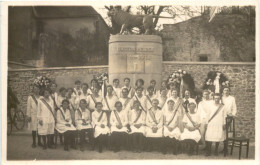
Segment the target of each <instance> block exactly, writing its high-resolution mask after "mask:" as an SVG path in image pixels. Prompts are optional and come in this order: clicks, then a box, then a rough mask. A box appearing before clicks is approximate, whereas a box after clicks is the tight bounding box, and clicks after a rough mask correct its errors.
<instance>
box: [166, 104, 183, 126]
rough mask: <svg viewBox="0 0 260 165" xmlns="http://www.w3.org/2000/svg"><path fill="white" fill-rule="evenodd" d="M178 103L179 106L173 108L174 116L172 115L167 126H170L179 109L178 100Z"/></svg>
mask: <svg viewBox="0 0 260 165" xmlns="http://www.w3.org/2000/svg"><path fill="white" fill-rule="evenodd" d="M178 102H179V104H178V105H177V106H176V107H175V109H174V111H175V112H174V114H173V116H172V118H171V120H170V121H169V122H168V124H167V125H170V124H171V122H172V121H173V119H174V117H175V116H176V114H177V111H178V108H179V106H180V105H181V102H180V101H179V100H178Z"/></svg>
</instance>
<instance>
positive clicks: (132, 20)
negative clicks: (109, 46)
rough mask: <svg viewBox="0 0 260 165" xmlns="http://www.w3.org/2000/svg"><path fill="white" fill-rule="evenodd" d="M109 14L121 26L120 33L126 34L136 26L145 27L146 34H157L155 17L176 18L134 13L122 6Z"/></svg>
mask: <svg viewBox="0 0 260 165" xmlns="http://www.w3.org/2000/svg"><path fill="white" fill-rule="evenodd" d="M107 15H108V16H109V17H110V18H111V21H112V22H113V23H115V24H116V25H117V26H120V27H121V30H120V33H119V34H124V32H125V31H127V32H128V33H131V30H132V28H134V27H137V28H141V27H143V28H144V29H145V32H144V34H146V35H152V34H157V32H156V30H155V29H154V24H153V18H156V17H158V18H174V17H163V16H158V15H133V14H130V13H128V12H126V11H124V10H122V9H121V8H113V9H112V10H110V11H108V13H107Z"/></svg>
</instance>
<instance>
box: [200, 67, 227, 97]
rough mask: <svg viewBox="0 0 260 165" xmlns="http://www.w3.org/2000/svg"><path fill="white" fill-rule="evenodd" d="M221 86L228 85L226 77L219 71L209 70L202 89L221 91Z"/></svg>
mask: <svg viewBox="0 0 260 165" xmlns="http://www.w3.org/2000/svg"><path fill="white" fill-rule="evenodd" d="M223 87H230V82H229V81H228V78H227V77H226V76H225V75H224V74H223V73H221V72H220V71H210V72H209V73H208V75H207V78H206V80H205V81H204V84H203V89H204V90H205V89H207V90H209V91H210V92H214V93H221V91H222V89H223Z"/></svg>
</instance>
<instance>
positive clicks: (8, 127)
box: [7, 117, 13, 136]
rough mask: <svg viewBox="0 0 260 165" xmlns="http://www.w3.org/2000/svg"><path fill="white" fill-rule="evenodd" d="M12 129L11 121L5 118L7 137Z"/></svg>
mask: <svg viewBox="0 0 260 165" xmlns="http://www.w3.org/2000/svg"><path fill="white" fill-rule="evenodd" d="M12 129H13V124H12V120H11V119H10V118H9V117H7V136H9V135H11V133H12Z"/></svg>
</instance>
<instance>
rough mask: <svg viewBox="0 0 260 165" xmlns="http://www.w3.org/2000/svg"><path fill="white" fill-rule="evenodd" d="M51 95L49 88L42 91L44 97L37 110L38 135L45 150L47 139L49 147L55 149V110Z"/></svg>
mask: <svg viewBox="0 0 260 165" xmlns="http://www.w3.org/2000/svg"><path fill="white" fill-rule="evenodd" d="M50 94H51V91H50V89H48V88H47V89H44V90H42V91H41V95H42V96H43V97H41V98H40V100H39V102H38V109H37V120H38V121H39V123H38V134H39V135H41V136H42V139H43V149H44V150H45V149H47V145H46V138H47V140H48V141H47V144H48V147H49V148H53V143H52V137H54V126H55V115H54V113H55V110H54V102H53V100H52V99H51V97H50Z"/></svg>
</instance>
